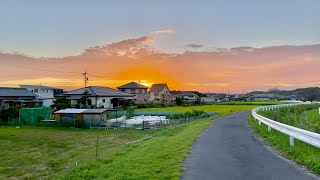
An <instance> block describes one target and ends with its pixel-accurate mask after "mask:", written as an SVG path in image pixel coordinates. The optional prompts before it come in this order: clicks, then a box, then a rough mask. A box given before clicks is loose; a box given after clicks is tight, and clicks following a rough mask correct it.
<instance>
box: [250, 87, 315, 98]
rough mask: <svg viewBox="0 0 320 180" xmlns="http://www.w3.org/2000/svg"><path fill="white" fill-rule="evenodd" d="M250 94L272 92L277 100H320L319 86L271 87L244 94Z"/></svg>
mask: <svg viewBox="0 0 320 180" xmlns="http://www.w3.org/2000/svg"><path fill="white" fill-rule="evenodd" d="M251 94H274V96H275V97H276V98H277V99H279V100H285V99H297V100H303V101H320V88H319V87H308V88H298V89H295V90H277V89H272V90H269V91H254V92H251V93H248V94H246V95H247V96H250V95H251Z"/></svg>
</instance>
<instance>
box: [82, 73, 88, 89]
mask: <svg viewBox="0 0 320 180" xmlns="http://www.w3.org/2000/svg"><path fill="white" fill-rule="evenodd" d="M82 75H83V77H84V87H87V84H88V80H89V78H88V73H87V70H85V71H84V73H82Z"/></svg>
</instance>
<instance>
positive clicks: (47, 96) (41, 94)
mask: <svg viewBox="0 0 320 180" xmlns="http://www.w3.org/2000/svg"><path fill="white" fill-rule="evenodd" d="M20 87H21V88H26V89H27V90H29V91H31V92H33V93H34V94H36V95H37V99H39V100H41V101H42V102H43V104H42V105H43V106H44V107H50V106H51V105H52V104H53V101H54V98H55V97H56V96H58V95H61V94H62V93H63V89H61V88H55V87H49V86H37V85H20Z"/></svg>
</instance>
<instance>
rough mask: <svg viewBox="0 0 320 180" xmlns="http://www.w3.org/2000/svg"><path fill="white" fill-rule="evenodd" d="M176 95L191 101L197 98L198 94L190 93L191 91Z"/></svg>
mask: <svg viewBox="0 0 320 180" xmlns="http://www.w3.org/2000/svg"><path fill="white" fill-rule="evenodd" d="M176 96H177V97H181V98H182V99H184V100H186V101H188V102H193V101H196V100H197V99H199V96H198V95H197V94H195V93H191V92H186V93H181V94H177V95H176Z"/></svg>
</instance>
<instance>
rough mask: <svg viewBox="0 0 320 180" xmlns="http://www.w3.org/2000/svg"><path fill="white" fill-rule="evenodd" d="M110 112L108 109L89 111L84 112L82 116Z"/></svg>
mask: <svg viewBox="0 0 320 180" xmlns="http://www.w3.org/2000/svg"><path fill="white" fill-rule="evenodd" d="M106 111H108V109H88V110H86V111H84V112H82V114H101V113H104V112H106Z"/></svg>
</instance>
